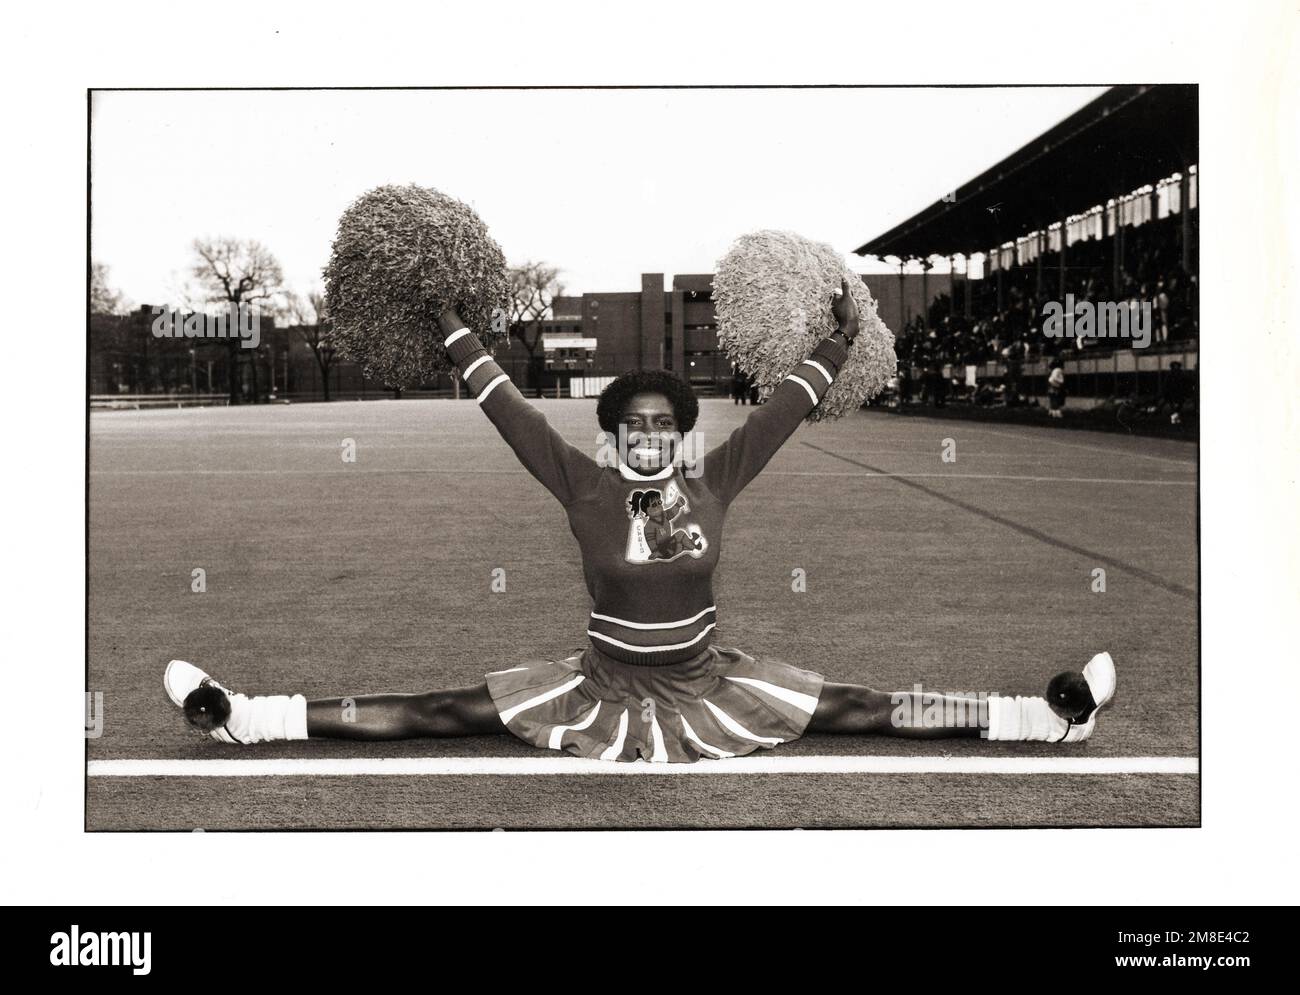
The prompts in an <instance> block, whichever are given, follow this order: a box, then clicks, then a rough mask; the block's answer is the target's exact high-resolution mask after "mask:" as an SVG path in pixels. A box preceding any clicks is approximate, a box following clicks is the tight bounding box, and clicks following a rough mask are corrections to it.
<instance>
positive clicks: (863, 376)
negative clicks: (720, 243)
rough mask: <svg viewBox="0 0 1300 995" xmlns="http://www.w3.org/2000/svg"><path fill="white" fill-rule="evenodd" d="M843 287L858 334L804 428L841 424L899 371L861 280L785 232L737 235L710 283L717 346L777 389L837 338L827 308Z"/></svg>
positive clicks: (835, 258) (830, 254)
mask: <svg viewBox="0 0 1300 995" xmlns="http://www.w3.org/2000/svg"><path fill="white" fill-rule="evenodd" d="M843 280H847V281H848V284H849V293H851V294H852V295H853V301H854V303H855V304H856V305H857V307H858V320H859V325H860V331H859V333H858V337H857V338H856V339H855V340H854V342H853V345H852V346H850V348H849V358H848V361H847V362H845V364H844V366H843V367H842V368H841V369H840V372H839V375H838V376H837V377H836V378H835V382H834V383H833V384H831V387H830V389H829V390H828V391H827V392H826V396H825V397H823V398H822V400H821V403H819V404H818V405H817V407H815V408H813V410H812V413H811V414H809V415H808V420H809V421H825V420H833V419H836V418H840V417H842V416H844V415H846V414H848V413H850V412H852V411H856V410H857V409H858V408H860V407H862V404H863V402H864V401H866V400H867V398H869V397H873V396H874V395H876V394H878V393H880V391H881V390H882V389H883V388H884V386H885V384H886V382H887V381H888V380H889V378H890V377H892V376H893V375H894V373H895V371H896V369H897V366H898V360H897V358H896V357H895V355H894V335H893V333H892V332H891V331H890V330H889V328H888V327H886V325H885V323H884V322H883V321H882V320H881V319H880V316H879V315H878V314H877V313H876V302H875V301H874V300H873V299H872V297H871V292H870V291H869V290H867V285H866V284H865V283H863V282H862V278H861V277H860V276H858V275H857V274H856V273H854V272H853V271H852V270H850V269H849V267H848V266H847V265H846V263H845V261H844V258H843V257H842V256H841V255H840V254H839V253H838V252H836V251H835V250H834V249H833V248H831V247H830V246H829V245H826V244H825V243H823V242H813V241H811V240H809V239H806V238H803V237H802V236H800V235H796V234H795V233H794V232H788V231H756V232H751V233H750V234H748V235H742V236H741V237H740V238H738V239H736V241H735V243H734V244H733V245H732V246H731V248H730V249H729V250H728V251H727V254H726V255H725V256H723V257H722V259H721V260H720V261H719V262H718V267H717V274H716V275H715V276H714V278H713V300H714V304H715V308H716V312H717V321H718V342H719V344H721V346H722V347H723V348H724V349H725V350H726V351H727V353H728V355H730V357H731V358H732V359H733V360H735V362H736V363H737V365H739V367H740V368H741V369H742V370H744V371H745V372H746V373H748V374H749V375H750V376H751V377H752V378H753V379H754V381H755V382H756V383H757V384H758V385H759V387H761V388H764V389H765V390H770V389H772V388H775V387H776V385H777V384H779V383H780V382H781V381H782V380H783V379H785V377H786V375H787V374H789V373H790V372H791V371H793V370H794V368H795V367H796V366H798V365H799V364H800V363H802V362H803V361H804V360H805V359H807V358H808V357H809V356H810V355H812V351H813V349H815V348H816V347H817V344H818V343H819V342H820V341H821V340H822V339H824V338H826V336H828V335H830V334H831V333H832V332H834V331H835V328H836V321H835V316H834V314H833V313H832V312H831V301H832V299H833V298H834V296H835V295H837V294H838V293H839V292H840V288H841V282H842V281H843Z"/></svg>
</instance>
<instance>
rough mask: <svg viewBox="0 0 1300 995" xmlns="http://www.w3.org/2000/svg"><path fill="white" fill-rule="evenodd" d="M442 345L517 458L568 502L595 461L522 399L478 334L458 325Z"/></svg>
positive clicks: (589, 480) (592, 473)
mask: <svg viewBox="0 0 1300 995" xmlns="http://www.w3.org/2000/svg"><path fill="white" fill-rule="evenodd" d="M444 345H445V346H446V348H447V355H448V357H449V358H450V359H451V361H452V362H453V363H455V364H456V367H457V369H459V370H460V375H461V378H462V379H463V380H464V381H465V385H466V387H468V389H469V391H470V393H472V394H473V395H474V397H475V398H476V399H477V400H478V403H479V406H480V407H481V408H482V409H483V411H484V413H486V414H487V416H488V418H489V420H491V422H492V424H493V425H495V426H496V428H497V431H498V432H500V433H501V437H502V438H503V439H505V440H506V443H507V444H508V445H509V446H510V448H511V449H513V450H514V452H515V455H516V456H517V457H519V462H520V463H522V464H523V465H524V467H525V468H526V469H527V470H528V472H529V473H531V474H532V475H533V476H534V477H536V478H537V480H538V481H539V482H540V483H541V484H542V486H543V487H545V488H546V489H547V490H548V491H550V492H551V493H552V494H554V495H555V497H556V499H557V500H558V501H559V502H560V503H561V504H563V505H569V504H571V503H572V502H573V501H574V500H575V499H576V498H577V496H578V495H579V494H581V493H583V492H584V490H585V489H587V488H588V487H589V486H591V485H593V484H594V482H595V479H596V477H597V476H598V475H599V473H600V468H599V467H598V466H597V465H596V461H595V460H594V459H592V458H591V457H590V456H587V455H586V454H585V453H583V452H581V451H580V450H579V449H577V447H575V446H571V445H570V444H569V443H567V442H565V441H564V439H563V437H561V435H560V433H559V432H557V431H555V429H553V428H552V427H551V425H550V423H549V422H548V421H547V420H546V417H545V416H544V415H543V414H542V413H541V412H540V411H538V410H537V409H536V408H535V407H533V406H532V405H531V404H529V403H528V402H527V401H526V400H525V399H524V395H523V394H521V393H519V389H518V388H517V387H515V385H514V384H513V383H511V382H510V377H509V376H507V375H506V373H505V372H504V371H503V370H502V369H501V367H500V366H498V365H497V363H496V361H495V360H493V358H492V356H491V355H490V354H489V353H488V351H487V350H486V349H484V348H483V344H482V343H481V342H480V341H479V339H478V336H477V335H475V334H474V333H473V332H471V331H470V330H469V329H468V328H461V329H459V330H457V331H455V332H452V333H451V334H450V335H448V336H447V338H446V340H445V342H444Z"/></svg>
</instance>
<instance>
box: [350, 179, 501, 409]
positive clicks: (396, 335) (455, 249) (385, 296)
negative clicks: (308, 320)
mask: <svg viewBox="0 0 1300 995" xmlns="http://www.w3.org/2000/svg"><path fill="white" fill-rule="evenodd" d="M448 307H454V308H455V309H456V311H457V312H458V313H459V314H460V317H461V318H462V319H463V320H464V322H465V324H466V325H468V326H469V327H470V328H472V329H473V330H474V332H475V333H476V334H477V335H478V337H479V339H480V340H481V341H482V342H483V344H484V345H485V346H487V347H488V348H489V349H491V348H492V347H493V345H494V344H495V343H498V342H501V341H503V340H506V339H507V338H508V337H509V315H510V280H509V278H508V277H507V275H506V260H505V256H504V255H503V254H502V252H501V247H500V246H499V245H497V243H496V242H495V241H493V240H492V237H491V236H490V235H489V234H488V231H487V226H486V225H484V224H483V222H482V220H481V219H480V218H479V216H478V215H477V214H475V213H474V211H473V210H471V209H470V208H469V207H468V206H467V205H465V204H462V203H461V202H460V201H458V200H456V199H454V198H452V197H448V196H447V195H446V194H442V193H439V192H438V191H437V190H431V189H428V188H425V187H420V186H415V185H410V186H383V187H377V188H376V189H374V190H371V191H370V192H369V193H366V194H363V195H362V196H361V197H359V198H357V200H356V201H354V202H353V203H352V205H351V206H350V207H349V208H348V209H347V210H346V211H344V212H343V216H342V217H341V218H340V219H339V227H338V234H337V235H336V236H335V237H334V247H333V249H332V251H331V253H330V261H329V264H328V265H327V266H326V267H325V310H326V312H327V314H328V316H329V320H330V322H331V323H332V325H333V333H332V334H333V338H334V341H335V343H336V344H337V345H338V347H339V350H340V352H341V353H342V354H343V355H344V356H347V357H348V358H349V359H352V360H354V361H355V362H357V363H359V364H360V365H361V368H362V370H363V371H364V372H365V374H366V376H367V377H372V378H374V379H376V380H379V381H380V382H381V383H384V384H386V385H387V386H389V387H418V386H419V385H421V384H424V383H429V382H430V381H432V380H433V379H434V378H435V377H436V376H437V375H438V374H439V373H443V372H446V371H447V370H450V369H451V368H452V365H451V363H450V361H449V360H448V359H447V352H446V350H445V349H443V347H442V334H441V332H440V331H439V329H438V317H439V315H441V314H442V312H443V311H445V310H446V309H447V308H448Z"/></svg>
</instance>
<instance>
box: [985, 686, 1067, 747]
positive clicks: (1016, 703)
mask: <svg viewBox="0 0 1300 995" xmlns="http://www.w3.org/2000/svg"><path fill="white" fill-rule="evenodd" d="M988 702H989V735H988V738H989V739H993V740H1002V741H1008V740H1016V741H1024V740H1038V741H1041V742H1049V743H1054V742H1056V741H1057V740H1059V739H1061V738H1062V737H1063V736H1064V735H1065V733H1066V731H1067V730H1068V729H1069V728H1070V727H1069V724H1068V723H1067V722H1066V721H1065V719H1063V718H1061V717H1060V716H1059V715H1057V714H1056V713H1055V712H1054V711H1052V706H1051V705H1049V704H1048V703H1047V699H1046V698H1022V697H1020V696H1019V695H1017V696H1016V697H1014V698H1004V697H1002V696H1001V695H996V694H994V695H989V699H988Z"/></svg>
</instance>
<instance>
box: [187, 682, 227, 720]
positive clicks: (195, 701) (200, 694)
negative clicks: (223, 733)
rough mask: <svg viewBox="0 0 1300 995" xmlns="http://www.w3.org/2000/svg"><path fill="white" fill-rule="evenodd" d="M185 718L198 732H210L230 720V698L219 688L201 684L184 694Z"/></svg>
mask: <svg viewBox="0 0 1300 995" xmlns="http://www.w3.org/2000/svg"><path fill="white" fill-rule="evenodd" d="M185 720H186V721H187V722H189V724H190V725H192V726H193V727H194V728H195V729H197V730H199V732H211V731H212V730H213V729H218V728H220V727H221V726H223V725H225V724H226V723H227V722H229V721H230V699H229V698H227V697H226V696H225V694H224V693H223V692H222V691H221V689H220V688H214V687H213V686H212V685H211V684H202V685H200V686H199V687H196V688H195V689H194V690H193V691H191V692H190V693H189V694H187V695H186V696H185Z"/></svg>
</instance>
